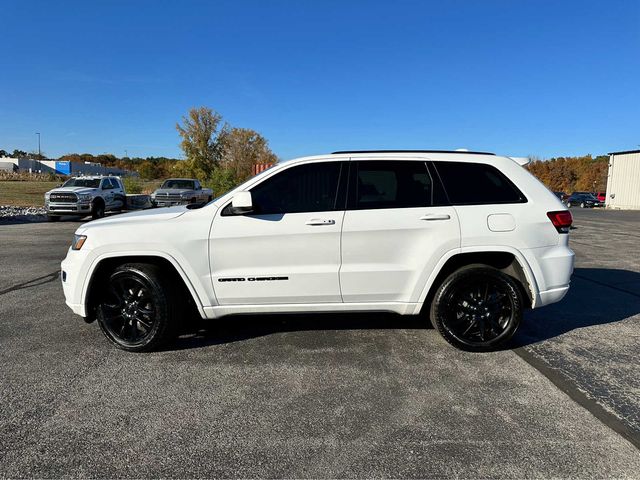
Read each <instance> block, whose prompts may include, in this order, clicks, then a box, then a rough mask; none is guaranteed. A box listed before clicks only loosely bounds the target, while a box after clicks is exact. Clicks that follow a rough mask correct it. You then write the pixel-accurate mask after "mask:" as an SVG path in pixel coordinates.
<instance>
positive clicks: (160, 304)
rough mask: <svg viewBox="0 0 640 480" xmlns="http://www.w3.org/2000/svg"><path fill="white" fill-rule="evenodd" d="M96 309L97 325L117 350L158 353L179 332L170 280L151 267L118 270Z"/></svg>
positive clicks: (141, 265) (132, 265) (142, 265)
mask: <svg viewBox="0 0 640 480" xmlns="http://www.w3.org/2000/svg"><path fill="white" fill-rule="evenodd" d="M105 290H106V291H105V292H104V294H103V295H102V298H101V299H100V301H99V302H100V303H99V304H98V305H97V315H96V318H97V320H98V325H100V329H101V330H102V333H104V335H105V336H106V337H107V338H108V339H109V341H111V342H112V343H113V344H114V345H115V346H116V347H118V348H121V349H122V350H127V351H129V352H148V351H151V350H156V349H158V348H160V347H161V346H163V345H165V344H166V343H167V342H168V341H169V340H171V339H172V338H173V337H174V335H175V331H176V318H177V317H176V306H177V302H176V301H175V299H174V298H173V297H174V295H173V294H172V288H171V285H170V279H169V278H168V277H167V275H166V274H165V275H163V272H162V270H161V269H160V268H159V267H158V266H156V265H152V264H146V263H129V264H124V265H121V266H119V267H117V268H116V269H115V270H114V271H113V272H112V273H111V275H110V276H109V278H108V282H105Z"/></svg>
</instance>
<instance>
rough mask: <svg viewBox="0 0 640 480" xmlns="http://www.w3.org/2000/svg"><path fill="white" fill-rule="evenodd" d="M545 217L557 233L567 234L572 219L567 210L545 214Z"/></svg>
mask: <svg viewBox="0 0 640 480" xmlns="http://www.w3.org/2000/svg"><path fill="white" fill-rule="evenodd" d="M547 217H549V220H551V223H553V226H554V227H556V230H558V233H569V228H570V227H571V224H572V223H573V217H572V216H571V212H570V211H569V210H560V211H559V212H547Z"/></svg>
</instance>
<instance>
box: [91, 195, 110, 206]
mask: <svg viewBox="0 0 640 480" xmlns="http://www.w3.org/2000/svg"><path fill="white" fill-rule="evenodd" d="M91 203H92V204H93V205H97V204H100V203H101V204H102V206H104V207H105V208H106V206H107V202H105V201H104V198H102V197H100V196H98V197H94V199H93V200H91Z"/></svg>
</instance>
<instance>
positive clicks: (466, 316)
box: [430, 265, 523, 351]
mask: <svg viewBox="0 0 640 480" xmlns="http://www.w3.org/2000/svg"><path fill="white" fill-rule="evenodd" d="M522 306H523V302H522V295H521V293H520V289H519V288H518V285H517V284H516V283H515V281H514V280H513V279H512V278H511V277H509V276H508V275H506V274H504V273H502V272H501V271H499V270H496V269H495V268H492V267H488V266H484V265H470V266H467V267H463V268H461V269H459V270H457V271H455V272H453V273H452V274H451V275H449V276H448V277H447V278H446V279H445V281H444V282H442V285H440V287H439V288H438V290H437V291H436V294H435V296H434V299H433V303H432V304H431V311H430V318H431V323H433V326H434V327H435V328H436V329H437V330H438V332H440V334H441V335H442V337H443V338H444V339H445V340H446V341H447V342H449V343H450V344H451V345H453V346H454V347H457V348H460V349H462V350H470V351H490V350H495V349H496V348H498V347H500V346H501V345H504V344H505V342H507V341H508V340H509V339H510V338H511V337H512V336H513V335H514V333H515V332H516V330H517V329H518V326H519V325H520V321H521V319H522V308H523V307H522Z"/></svg>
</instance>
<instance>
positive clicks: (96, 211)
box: [91, 201, 104, 220]
mask: <svg viewBox="0 0 640 480" xmlns="http://www.w3.org/2000/svg"><path fill="white" fill-rule="evenodd" d="M102 217H104V203H102V202H101V201H95V202H94V203H93V208H92V209H91V218H93V219H94V220H95V219H98V218H102Z"/></svg>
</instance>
